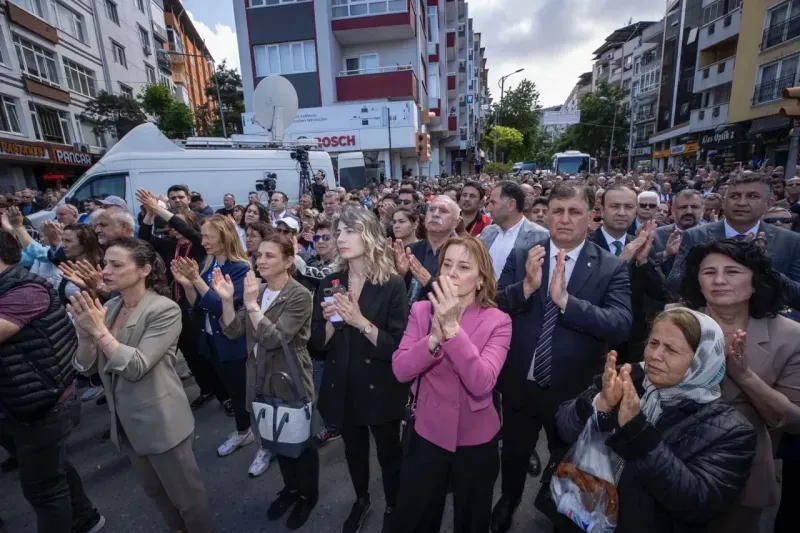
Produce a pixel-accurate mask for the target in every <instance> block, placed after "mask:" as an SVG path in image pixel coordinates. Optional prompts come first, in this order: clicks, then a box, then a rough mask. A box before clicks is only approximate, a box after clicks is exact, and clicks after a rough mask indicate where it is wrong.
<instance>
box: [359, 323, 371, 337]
mask: <svg viewBox="0 0 800 533" xmlns="http://www.w3.org/2000/svg"><path fill="white" fill-rule="evenodd" d="M370 333H372V322H367V325H366V326H364V329H362V330H361V334H362V335H369V334H370Z"/></svg>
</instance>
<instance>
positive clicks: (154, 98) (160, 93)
mask: <svg viewBox="0 0 800 533" xmlns="http://www.w3.org/2000/svg"><path fill="white" fill-rule="evenodd" d="M139 102H140V103H141V105H142V110H144V112H145V113H147V114H148V115H152V116H153V117H155V119H156V122H158V121H159V120H160V119H161V117H163V116H164V115H165V114H166V113H167V112H169V109H170V107H172V105H173V104H174V103H175V98H173V96H172V91H170V90H169V87H167V86H166V85H161V84H153V85H148V86H147V87H145V88H144V89H142V92H141V93H140V94H139Z"/></svg>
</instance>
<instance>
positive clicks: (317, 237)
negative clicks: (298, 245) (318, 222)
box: [314, 235, 331, 242]
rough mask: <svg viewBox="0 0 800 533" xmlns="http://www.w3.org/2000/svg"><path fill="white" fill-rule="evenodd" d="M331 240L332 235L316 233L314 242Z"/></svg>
mask: <svg viewBox="0 0 800 533" xmlns="http://www.w3.org/2000/svg"><path fill="white" fill-rule="evenodd" d="M329 240H331V236H330V235H314V242H319V241H323V242H328V241H329Z"/></svg>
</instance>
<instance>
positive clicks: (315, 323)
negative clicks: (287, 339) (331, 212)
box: [311, 206, 408, 533]
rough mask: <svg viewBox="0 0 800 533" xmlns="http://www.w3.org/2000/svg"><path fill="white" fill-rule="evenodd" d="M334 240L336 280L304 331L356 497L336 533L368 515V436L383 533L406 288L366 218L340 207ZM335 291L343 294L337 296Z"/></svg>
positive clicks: (389, 502)
mask: <svg viewBox="0 0 800 533" xmlns="http://www.w3.org/2000/svg"><path fill="white" fill-rule="evenodd" d="M333 233H334V235H335V236H336V245H337V247H338V249H339V259H338V260H337V262H336V263H335V264H334V270H335V271H336V272H335V273H334V274H331V275H330V276H328V277H327V278H326V279H325V280H323V281H322V283H321V285H320V287H319V289H318V290H317V291H316V293H315V305H314V315H313V319H312V325H311V342H312V343H313V345H314V347H315V348H316V349H317V350H319V351H320V352H322V351H327V359H326V362H325V374H324V375H323V378H322V386H321V387H320V394H319V412H320V415H322V418H323V419H324V420H325V421H326V422H328V423H332V424H335V425H336V426H337V427H338V428H340V430H341V434H342V438H343V439H344V444H345V457H346V459H347V466H348V468H349V470H350V478H351V481H352V482H353V488H354V489H355V493H356V502H355V504H354V505H353V508H352V510H351V511H350V515H349V516H348V518H347V520H346V521H345V523H344V527H343V528H342V533H356V532H357V531H358V530H359V529H360V528H361V525H362V524H363V522H364V519H365V518H366V516H367V513H368V512H369V510H370V507H371V503H370V496H369V434H370V432H371V433H372V436H373V437H374V438H375V445H376V447H377V452H378V462H379V463H380V465H381V473H382V477H383V489H384V493H385V496H386V512H385V514H384V531H388V529H387V523H388V518H389V517H390V515H391V512H392V509H393V508H394V506H395V505H396V502H397V489H398V485H399V476H400V463H401V460H402V451H401V448H400V421H401V420H402V418H403V413H404V408H405V404H406V399H407V397H408V386H407V385H404V384H401V383H400V382H399V381H397V379H396V378H395V377H394V374H393V373H392V354H394V351H395V350H396V349H397V347H398V346H399V345H400V340H401V339H402V338H403V333H404V332H405V329H406V322H407V321H408V298H407V296H406V287H405V283H404V281H403V279H402V278H400V277H399V276H398V275H397V273H396V271H395V267H394V260H393V259H394V258H393V256H392V253H391V250H390V249H388V248H387V247H386V241H385V237H384V233H383V228H382V226H381V223H380V221H379V220H378V218H377V217H376V216H375V214H374V213H372V211H369V210H367V209H364V208H363V207H355V206H346V207H344V208H343V209H342V211H341V213H340V214H339V215H337V216H336V217H334V219H333ZM337 287H341V288H342V289H344V290H346V293H344V294H342V293H338V292H337V290H336V288H337ZM332 293H336V294H335V295H333V294H332ZM326 296H327V297H328V301H327V302H326V301H325V298H326ZM331 297H332V298H333V300H332V301H331V300H330V298H331Z"/></svg>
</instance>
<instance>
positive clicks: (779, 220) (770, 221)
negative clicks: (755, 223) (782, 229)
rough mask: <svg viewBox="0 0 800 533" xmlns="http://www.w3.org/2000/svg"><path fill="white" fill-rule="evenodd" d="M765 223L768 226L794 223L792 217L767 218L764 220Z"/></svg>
mask: <svg viewBox="0 0 800 533" xmlns="http://www.w3.org/2000/svg"><path fill="white" fill-rule="evenodd" d="M764 222H766V223H767V224H791V223H792V217H786V218H765V219H764Z"/></svg>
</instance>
